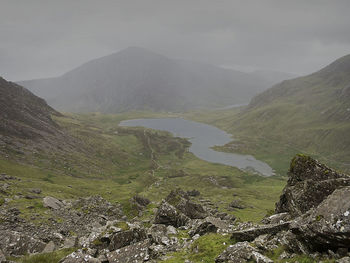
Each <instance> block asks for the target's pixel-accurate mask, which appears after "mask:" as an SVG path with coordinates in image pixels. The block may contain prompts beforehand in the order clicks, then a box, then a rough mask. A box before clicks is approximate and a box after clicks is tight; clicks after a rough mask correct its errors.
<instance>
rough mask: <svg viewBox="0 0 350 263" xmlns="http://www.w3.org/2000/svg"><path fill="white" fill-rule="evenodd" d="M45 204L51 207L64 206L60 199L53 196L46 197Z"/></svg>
mask: <svg viewBox="0 0 350 263" xmlns="http://www.w3.org/2000/svg"><path fill="white" fill-rule="evenodd" d="M43 205H44V207H49V208H51V209H60V208H62V207H64V204H63V203H62V202H61V201H60V200H58V199H56V198H54V197H52V196H46V197H44V199H43Z"/></svg>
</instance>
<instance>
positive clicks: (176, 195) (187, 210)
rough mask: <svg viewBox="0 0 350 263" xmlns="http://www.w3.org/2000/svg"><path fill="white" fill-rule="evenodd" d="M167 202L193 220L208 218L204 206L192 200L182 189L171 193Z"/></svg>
mask: <svg viewBox="0 0 350 263" xmlns="http://www.w3.org/2000/svg"><path fill="white" fill-rule="evenodd" d="M165 201H166V202H167V203H169V204H171V205H173V206H174V207H175V208H176V209H178V210H179V211H181V212H182V213H183V214H185V215H186V216H187V217H189V218H191V219H203V218H205V217H206V216H208V214H207V212H206V211H205V210H204V208H203V206H202V205H201V204H198V203H195V202H193V201H192V200H190V197H189V195H188V194H187V192H185V191H183V190H182V189H180V188H178V189H176V190H173V191H171V192H170V194H169V195H168V196H167V197H166V198H165Z"/></svg>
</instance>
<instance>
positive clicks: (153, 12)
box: [0, 0, 350, 80]
mask: <svg viewBox="0 0 350 263" xmlns="http://www.w3.org/2000/svg"><path fill="white" fill-rule="evenodd" d="M128 46H139V47H144V48H147V49H150V50H152V51H155V52H158V53H161V54H164V55H167V56H169V57H175V58H183V59H190V60H195V61H202V62H207V63H212V64H216V65H225V66H228V67H233V68H239V69H244V70H254V69H269V70H278V71H284V72H293V73H298V74H306V73H311V72H313V71H315V70H318V69H319V68H321V67H323V66H325V65H327V64H328V63H330V62H332V61H333V60H335V59H337V58H338V57H341V56H343V55H346V54H349V53H350V0H285V1H283V0H274V1H273V0H255V1H254V0H241V1H235V0H230V1H229V0H120V1H118V0H55V1H54V0H0V76H3V77H5V78H7V79H9V80H23V79H32V78H43V77H51V76H57V75H61V74H63V73H64V72H66V71H69V70H70V69H72V68H74V67H77V66H79V65H80V64H82V63H84V62H86V61H89V60H91V59H93V58H97V57H100V56H104V55H107V54H110V53H114V52H117V51H119V50H121V49H124V48H126V47H128Z"/></svg>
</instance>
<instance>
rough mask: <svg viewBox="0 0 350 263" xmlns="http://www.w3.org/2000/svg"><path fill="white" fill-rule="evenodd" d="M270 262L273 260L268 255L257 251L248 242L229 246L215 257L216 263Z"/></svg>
mask: <svg viewBox="0 0 350 263" xmlns="http://www.w3.org/2000/svg"><path fill="white" fill-rule="evenodd" d="M248 261H249V262H258V263H272V262H273V261H272V260H271V259H269V258H268V257H266V256H264V255H262V254H260V253H259V251H258V250H257V249H256V248H254V247H252V246H251V245H250V244H249V243H248V242H239V243H236V244H235V245H231V246H229V247H228V248H227V249H226V250H225V251H224V252H222V253H221V254H220V255H219V256H218V257H217V258H216V259H215V262H216V263H245V262H248Z"/></svg>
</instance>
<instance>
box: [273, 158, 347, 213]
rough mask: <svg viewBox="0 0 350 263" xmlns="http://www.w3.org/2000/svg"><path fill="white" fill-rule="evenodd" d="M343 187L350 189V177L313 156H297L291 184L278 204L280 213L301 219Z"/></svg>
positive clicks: (289, 182) (288, 184)
mask: <svg viewBox="0 0 350 263" xmlns="http://www.w3.org/2000/svg"><path fill="white" fill-rule="evenodd" d="M342 186H350V176H348V175H345V174H340V173H337V172H336V171H334V170H332V169H330V168H328V167H327V166H325V165H324V164H321V163H319V162H318V161H316V160H314V159H312V158H311V157H308V156H305V155H297V156H296V157H294V159H293V160H292V162H291V165H290V170H289V179H288V183H287V185H286V187H285V188H284V190H283V193H282V195H281V197H280V200H279V202H278V203H277V204H276V213H283V212H288V213H289V214H290V215H292V216H293V217H297V216H300V215H302V214H304V213H305V212H307V211H308V210H310V209H311V208H313V207H316V206H318V205H319V204H320V203H321V202H322V201H323V200H324V199H325V198H326V197H327V196H329V195H330V194H331V193H333V191H334V190H335V189H337V188H340V187H342Z"/></svg>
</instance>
